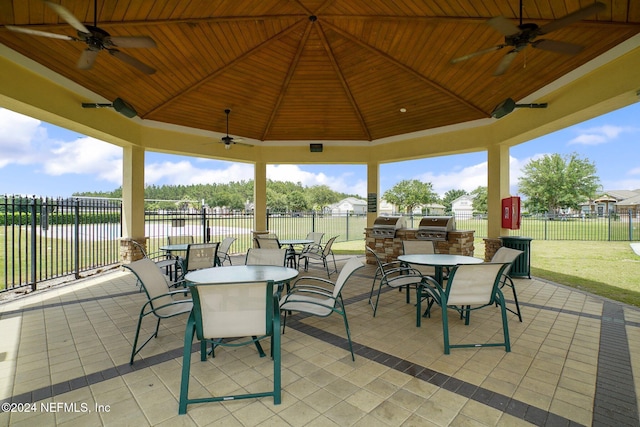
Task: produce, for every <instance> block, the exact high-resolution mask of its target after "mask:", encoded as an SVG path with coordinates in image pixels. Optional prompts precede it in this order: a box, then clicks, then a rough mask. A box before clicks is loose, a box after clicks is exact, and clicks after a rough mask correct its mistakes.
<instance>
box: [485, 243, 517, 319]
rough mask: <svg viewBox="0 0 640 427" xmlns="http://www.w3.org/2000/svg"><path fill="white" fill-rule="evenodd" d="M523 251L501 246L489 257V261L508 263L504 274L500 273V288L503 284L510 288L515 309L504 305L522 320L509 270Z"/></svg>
mask: <svg viewBox="0 0 640 427" xmlns="http://www.w3.org/2000/svg"><path fill="white" fill-rule="evenodd" d="M523 253H524V252H523V251H520V250H518V249H512V248H507V247H504V246H502V247H501V248H500V249H498V250H497V251H496V253H495V254H493V257H492V258H491V262H506V263H509V267H507V269H506V270H505V271H504V274H503V275H502V280H501V281H500V289H502V288H503V287H504V286H508V287H510V288H511V291H512V292H513V300H514V302H515V304H516V309H515V310H513V309H511V308H509V307H506V308H507V310H509V311H510V312H511V313H513V314H515V315H516V316H518V319H519V320H520V321H521V322H522V314H521V313H520V304H518V296H517V295H516V287H515V285H514V284H513V279H511V276H509V272H510V271H511V267H512V266H513V262H514V261H515V260H516V258H518V257H519V256H520V255H521V254H523Z"/></svg>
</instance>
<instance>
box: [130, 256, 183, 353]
mask: <svg viewBox="0 0 640 427" xmlns="http://www.w3.org/2000/svg"><path fill="white" fill-rule="evenodd" d="M123 267H125V268H127V269H129V270H131V272H133V274H135V276H136V278H137V279H138V282H139V283H140V285H141V286H142V289H143V290H144V292H145V295H146V296H147V302H145V303H144V305H143V306H142V308H141V309H140V314H139V315H138V326H137V327H136V335H135V338H134V340H133V348H132V350H131V359H130V360H129V364H130V365H132V364H133V358H134V356H135V355H136V354H138V353H139V352H140V350H142V349H143V348H144V346H145V345H147V343H148V342H149V341H151V339H152V338H156V337H157V336H158V329H159V328H160V320H162V319H168V318H170V317H174V316H178V315H180V314H184V313H188V312H190V311H191V308H192V307H193V304H192V301H191V300H190V299H174V296H175V295H176V294H179V293H183V291H169V289H168V288H167V281H166V279H165V276H164V275H163V274H162V271H160V269H159V268H158V267H157V266H156V264H155V263H154V262H153V261H151V260H150V259H148V258H142V259H140V260H138V261H134V262H132V263H131V264H126V265H123ZM147 316H155V317H156V318H157V323H156V329H155V331H154V333H153V334H151V336H150V337H149V338H147V340H146V341H145V342H144V343H143V344H142V345H141V346H140V347H137V346H138V338H139V336H140V326H141V324H142V319H144V318H145V317H147Z"/></svg>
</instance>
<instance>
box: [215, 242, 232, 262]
mask: <svg viewBox="0 0 640 427" xmlns="http://www.w3.org/2000/svg"><path fill="white" fill-rule="evenodd" d="M235 241H236V238H235V237H225V238H224V240H222V243H220V246H218V258H217V264H218V265H219V266H222V265H224V262H225V261H229V265H233V263H232V262H231V257H230V256H229V249H230V248H231V245H232V244H233V242H235Z"/></svg>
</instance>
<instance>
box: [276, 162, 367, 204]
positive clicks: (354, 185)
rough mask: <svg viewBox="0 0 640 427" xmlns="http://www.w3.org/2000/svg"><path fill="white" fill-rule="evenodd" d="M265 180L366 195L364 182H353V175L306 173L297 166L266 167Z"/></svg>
mask: <svg viewBox="0 0 640 427" xmlns="http://www.w3.org/2000/svg"><path fill="white" fill-rule="evenodd" d="M267 178H268V179H271V180H274V181H289V182H296V183H297V182H300V183H301V184H302V186H304V187H313V186H315V185H326V186H327V187H329V188H331V189H332V190H334V191H338V192H341V193H347V194H358V195H360V196H362V197H364V196H365V195H366V194H367V183H366V181H365V180H354V178H353V173H344V174H342V175H337V176H330V175H326V174H324V173H313V172H307V171H303V170H302V169H300V167H299V166H297V165H268V166H267Z"/></svg>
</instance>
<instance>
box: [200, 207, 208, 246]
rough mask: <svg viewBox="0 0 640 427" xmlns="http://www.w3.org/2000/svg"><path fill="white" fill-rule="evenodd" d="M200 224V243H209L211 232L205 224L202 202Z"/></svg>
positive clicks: (205, 215) (205, 216) (205, 217)
mask: <svg viewBox="0 0 640 427" xmlns="http://www.w3.org/2000/svg"><path fill="white" fill-rule="evenodd" d="M200 223H201V224H202V243H209V240H211V232H210V230H209V227H208V224H207V213H206V211H205V207H204V200H203V201H202V208H201V209H200Z"/></svg>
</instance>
